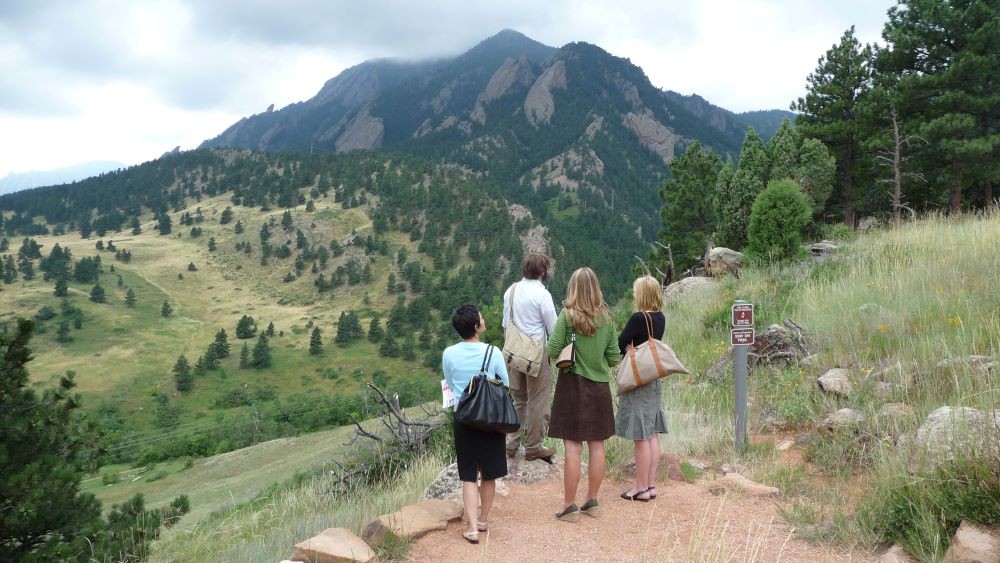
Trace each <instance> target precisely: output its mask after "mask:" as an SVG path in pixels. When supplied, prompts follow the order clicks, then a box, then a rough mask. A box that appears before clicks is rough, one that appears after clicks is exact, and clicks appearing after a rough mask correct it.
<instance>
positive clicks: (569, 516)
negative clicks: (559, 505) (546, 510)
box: [556, 504, 580, 522]
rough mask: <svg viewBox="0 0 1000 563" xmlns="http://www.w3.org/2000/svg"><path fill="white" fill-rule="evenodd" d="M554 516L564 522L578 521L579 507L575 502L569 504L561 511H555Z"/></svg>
mask: <svg viewBox="0 0 1000 563" xmlns="http://www.w3.org/2000/svg"><path fill="white" fill-rule="evenodd" d="M556 518H558V519H559V520H562V521H564V522H579V521H580V509H579V508H577V506H576V504H571V505H569V506H567V507H566V508H564V509H562V510H561V511H559V512H556Z"/></svg>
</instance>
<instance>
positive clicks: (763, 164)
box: [715, 127, 767, 250]
mask: <svg viewBox="0 0 1000 563" xmlns="http://www.w3.org/2000/svg"><path fill="white" fill-rule="evenodd" d="M724 170H725V169H724ZM766 175H767V151H766V150H765V149H764V141H763V140H762V139H761V138H760V135H758V134H757V132H756V131H754V129H753V127H751V128H750V129H748V130H747V134H746V137H745V138H744V139H743V148H742V149H741V150H740V162H739V164H738V165H737V166H736V171H735V173H734V174H733V175H732V179H731V180H729V181H727V182H726V184H725V185H724V184H723V183H722V180H723V175H722V174H721V173H720V175H719V183H718V185H717V188H716V194H715V205H716V213H717V214H718V218H719V224H718V229H717V231H716V232H717V238H718V239H719V240H718V243H719V244H720V245H721V246H725V247H729V248H732V249H735V250H739V249H741V248H743V247H744V246H746V242H747V224H748V223H749V221H750V208H751V207H752V206H753V202H754V200H755V199H757V196H758V195H759V194H760V192H762V191H764V177H765V176H766ZM727 179H728V173H727Z"/></svg>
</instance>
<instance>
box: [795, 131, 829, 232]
mask: <svg viewBox="0 0 1000 563" xmlns="http://www.w3.org/2000/svg"><path fill="white" fill-rule="evenodd" d="M836 171H837V161H836V159H835V158H834V157H833V156H831V155H830V151H828V150H827V149H826V147H825V146H824V145H823V143H821V142H820V141H819V140H817V139H806V140H804V141H802V147H801V150H800V152H799V166H798V169H797V170H796V173H795V180H796V182H798V184H799V187H800V188H802V190H803V191H804V192H805V193H806V195H808V196H809V200H810V201H811V202H812V208H813V213H814V214H819V213H821V212H822V211H823V209H824V207H825V206H826V201H827V199H829V197H830V193H831V192H832V191H833V178H834V175H835V174H836Z"/></svg>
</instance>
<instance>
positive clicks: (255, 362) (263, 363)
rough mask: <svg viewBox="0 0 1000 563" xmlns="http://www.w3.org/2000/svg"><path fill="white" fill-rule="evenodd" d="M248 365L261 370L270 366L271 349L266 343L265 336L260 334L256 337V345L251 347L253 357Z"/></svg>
mask: <svg viewBox="0 0 1000 563" xmlns="http://www.w3.org/2000/svg"><path fill="white" fill-rule="evenodd" d="M252 358H253V359H252V360H251V362H250V365H252V366H253V367H254V368H257V369H261V368H266V367H269V366H270V365H271V347H270V346H269V345H268V342H267V335H265V334H261V335H260V336H258V337H257V344H255V345H254V347H253V355H252Z"/></svg>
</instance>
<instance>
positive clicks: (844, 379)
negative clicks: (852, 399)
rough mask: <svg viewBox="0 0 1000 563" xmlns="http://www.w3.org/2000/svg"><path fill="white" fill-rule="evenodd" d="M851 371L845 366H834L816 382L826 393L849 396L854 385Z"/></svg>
mask: <svg viewBox="0 0 1000 563" xmlns="http://www.w3.org/2000/svg"><path fill="white" fill-rule="evenodd" d="M850 374H851V372H849V371H847V370H846V369H844V368H833V369H830V370H827V372H826V373H824V374H823V375H821V376H820V377H819V379H818V380H816V383H817V384H818V385H819V388H820V389H822V390H823V391H824V392H826V393H832V394H834V395H837V396H840V397H848V396H850V394H851V391H853V390H854V386H853V385H852V384H851V377H850Z"/></svg>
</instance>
